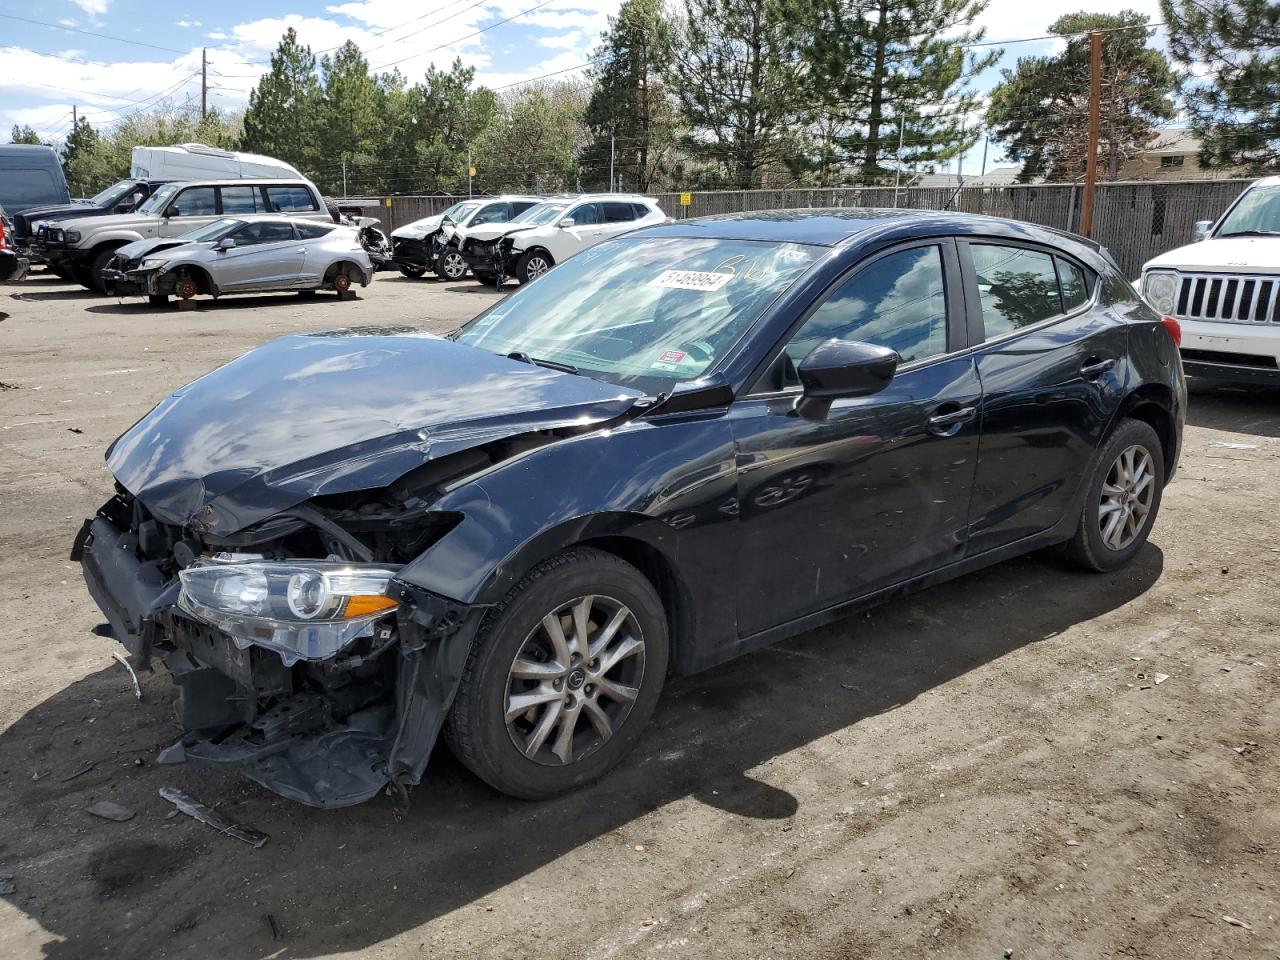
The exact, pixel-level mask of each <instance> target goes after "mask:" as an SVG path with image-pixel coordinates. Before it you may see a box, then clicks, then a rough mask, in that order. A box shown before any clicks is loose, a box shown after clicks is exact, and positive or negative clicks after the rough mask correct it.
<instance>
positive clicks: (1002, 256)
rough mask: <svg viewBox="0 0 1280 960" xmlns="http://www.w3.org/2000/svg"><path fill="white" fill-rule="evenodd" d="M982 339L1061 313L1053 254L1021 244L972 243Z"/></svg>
mask: <svg viewBox="0 0 1280 960" xmlns="http://www.w3.org/2000/svg"><path fill="white" fill-rule="evenodd" d="M969 249H970V251H971V252H972V255H973V268H974V271H975V272H976V273H977V275H978V295H979V298H980V300H981V303H982V324H983V328H984V331H985V334H984V336H985V339H987V340H990V339H992V338H993V337H1000V336H1004V335H1005V334H1006V333H1012V332H1013V331H1015V330H1021V329H1022V328H1023V327H1029V326H1032V325H1033V324H1037V323H1040V322H1041V321H1042V320H1049V319H1051V318H1053V317H1056V316H1060V315H1061V314H1062V297H1061V295H1060V293H1059V291H1058V274H1057V272H1056V271H1055V270H1054V267H1053V257H1052V256H1050V255H1049V254H1047V253H1041V252H1040V251H1039V250H1028V249H1026V248H1024V247H1003V246H996V245H994V244H985V243H982V244H978V243H976V244H972V245H971V246H970V247H969Z"/></svg>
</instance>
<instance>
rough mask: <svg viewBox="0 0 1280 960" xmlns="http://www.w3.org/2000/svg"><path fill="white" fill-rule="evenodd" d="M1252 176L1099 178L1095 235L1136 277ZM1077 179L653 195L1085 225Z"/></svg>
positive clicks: (396, 223)
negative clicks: (1162, 179) (956, 213)
mask: <svg viewBox="0 0 1280 960" xmlns="http://www.w3.org/2000/svg"><path fill="white" fill-rule="evenodd" d="M1251 182H1252V181H1251V180H1247V179H1246V180H1185V181H1184V180H1178V181H1166V182H1160V183H1153V182H1151V181H1132V182H1124V183H1105V184H1100V185H1099V186H1098V188H1097V193H1096V194H1095V200H1094V208H1093V237H1094V239H1095V240H1097V241H1098V242H1099V243H1101V244H1102V245H1103V246H1105V247H1106V248H1107V249H1108V250H1110V251H1111V254H1112V256H1114V257H1115V258H1116V261H1117V262H1118V263H1119V264H1120V266H1121V268H1122V269H1123V270H1124V272H1125V275H1126V276H1128V277H1130V278H1135V277H1137V276H1138V273H1139V272H1140V271H1141V269H1142V265H1143V264H1144V263H1145V262H1146V261H1148V260H1150V259H1151V258H1152V257H1154V256H1156V255H1158V254H1161V253H1164V252H1165V251H1167V250H1172V249H1174V248H1175V247H1180V246H1183V245H1184V244H1187V243H1191V242H1192V239H1193V236H1192V230H1193V227H1194V225H1195V223H1196V221H1197V220H1216V219H1217V218H1218V216H1219V215H1220V214H1221V213H1222V212H1223V211H1224V210H1225V209H1226V208H1227V206H1228V205H1229V204H1230V203H1231V201H1232V200H1234V199H1235V198H1236V197H1237V196H1239V195H1240V192H1241V191H1242V190H1244V188H1245V187H1247V186H1248V185H1249V184H1250V183H1251ZM1083 194H1084V189H1083V187H1081V186H1080V185H1078V184H1069V183H1068V184H1034V185H1026V186H1023V185H1018V186H1000V187H990V186H977V187H965V186H961V187H903V188H901V189H895V188H893V187H830V188H813V189H793V190H709V191H702V192H696V193H691V194H689V195H688V196H689V200H690V201H691V202H690V204H689V205H688V206H682V205H681V203H680V201H681V199H682V195H681V194H679V193H659V194H650V196H653V197H654V198H655V199H656V200H657V201H658V202H659V203H660V204H661V206H662V209H664V210H666V211H667V213H669V214H670V215H671V216H673V217H677V218H681V219H683V218H686V217H705V216H712V215H714V214H721V213H745V212H747V211H752V210H788V209H822V208H829V207H839V208H848V207H899V208H910V209H916V210H960V211H964V212H966V213H982V214H988V215H990V216H995V217H1009V218H1011V219H1014V220H1023V221H1026V222H1027V223H1037V224H1041V225H1042V226H1047V227H1057V228H1058V229H1060V230H1070V231H1073V232H1075V231H1078V230H1079V229H1080V203H1081V198H1082V196H1083ZM465 199H467V198H466V197H451V196H439V197H391V198H390V201H389V205H388V200H387V199H386V198H352V199H348V200H339V201H338V204H339V206H341V207H344V208H353V209H354V208H359V209H360V211H361V212H362V214H363V215H364V216H368V217H377V218H379V219H380V220H382V222H383V224H384V225H385V226H386V227H387V228H388V229H391V230H394V229H396V228H397V227H400V226H403V225H405V224H407V223H412V222H413V221H414V220H420V219H422V218H423V217H429V216H434V215H436V214H439V213H442V212H444V210H446V209H447V208H448V207H450V206H451V205H452V204H455V203H457V202H458V201H459V200H465Z"/></svg>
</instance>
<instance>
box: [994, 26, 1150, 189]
mask: <svg viewBox="0 0 1280 960" xmlns="http://www.w3.org/2000/svg"><path fill="white" fill-rule="evenodd" d="M1148 22H1149V21H1148V18H1147V17H1146V16H1144V15H1142V14H1139V13H1135V12H1134V11H1132V10H1124V11H1121V12H1120V13H1118V14H1106V13H1071V14H1067V15H1066V16H1063V17H1060V18H1059V19H1058V20H1057V21H1056V22H1055V23H1054V24H1053V25H1052V26H1051V27H1049V32H1050V33H1055V34H1058V35H1059V36H1064V37H1067V38H1068V39H1067V46H1066V49H1065V50H1064V51H1063V52H1062V53H1060V54H1058V55H1056V56H1049V57H1022V58H1019V60H1018V64H1017V67H1016V68H1015V69H1013V70H1008V69H1006V70H1002V71H1001V75H1002V77H1003V79H1002V80H1001V82H1000V83H999V84H998V85H997V86H996V87H995V89H994V90H992V92H991V104H990V106H989V107H988V109H987V122H988V123H989V124H990V125H991V126H993V127H994V128H995V133H994V135H993V139H995V140H999V141H1001V142H1003V143H1004V144H1005V153H1006V155H1007V156H1009V157H1010V158H1011V159H1013V160H1019V161H1021V162H1022V172H1021V174H1020V175H1019V176H1020V179H1022V180H1024V181H1030V180H1033V179H1036V178H1039V177H1047V178H1049V179H1051V180H1076V179H1079V178H1080V177H1081V176H1083V174H1084V168H1085V159H1086V154H1087V152H1088V140H1087V135H1086V131H1087V126H1088V103H1089V76H1090V66H1089V63H1090V44H1089V37H1088V36H1086V35H1084V34H1086V33H1087V32H1088V31H1090V30H1102V31H1106V32H1105V33H1104V34H1103V38H1102V108H1101V139H1100V150H1099V153H1100V157H1099V160H1100V162H1101V163H1102V164H1103V167H1102V169H1103V171H1104V175H1105V176H1106V178H1107V179H1109V180H1114V179H1115V178H1116V176H1117V175H1118V174H1119V170H1120V166H1121V165H1122V164H1123V163H1124V161H1125V160H1127V159H1129V158H1130V157H1132V156H1133V155H1135V154H1136V153H1138V152H1139V151H1141V150H1143V149H1145V148H1146V147H1147V146H1149V145H1150V144H1151V143H1152V141H1154V140H1155V139H1156V136H1157V126H1158V125H1159V124H1160V123H1162V122H1164V121H1167V120H1169V119H1171V118H1172V117H1173V115H1174V104H1173V100H1172V97H1171V94H1172V92H1173V88H1174V75H1173V71H1172V70H1171V69H1170V68H1169V62H1168V60H1166V59H1165V56H1164V54H1162V53H1161V52H1160V51H1158V50H1153V49H1151V48H1150V47H1148V46H1147V45H1146V44H1147V39H1148V37H1150V36H1151V34H1152V31H1151V30H1150V29H1149V28H1148V27H1147V24H1148ZM1124 28H1129V29H1124Z"/></svg>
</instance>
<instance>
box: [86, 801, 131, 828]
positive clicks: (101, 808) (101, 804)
mask: <svg viewBox="0 0 1280 960" xmlns="http://www.w3.org/2000/svg"><path fill="white" fill-rule="evenodd" d="M85 811H86V812H87V813H91V814H93V815H94V816H95V817H101V818H102V819H103V820H114V821H115V822H116V823H124V822H125V821H126V820H132V819H133V811H132V810H130V809H129V808H128V807H125V806H121V805H120V804H118V803H116V802H115V801H114V800H99V801H98V802H97V803H95V804H94V805H93V806H91V807H85Z"/></svg>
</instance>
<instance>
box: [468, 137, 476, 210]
mask: <svg viewBox="0 0 1280 960" xmlns="http://www.w3.org/2000/svg"><path fill="white" fill-rule="evenodd" d="M474 169H475V167H473V166H471V148H470V147H467V199H468V200H470V199H471V184H472V182H473V179H474V175H473V174H472V172H471V171H472V170H474Z"/></svg>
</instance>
